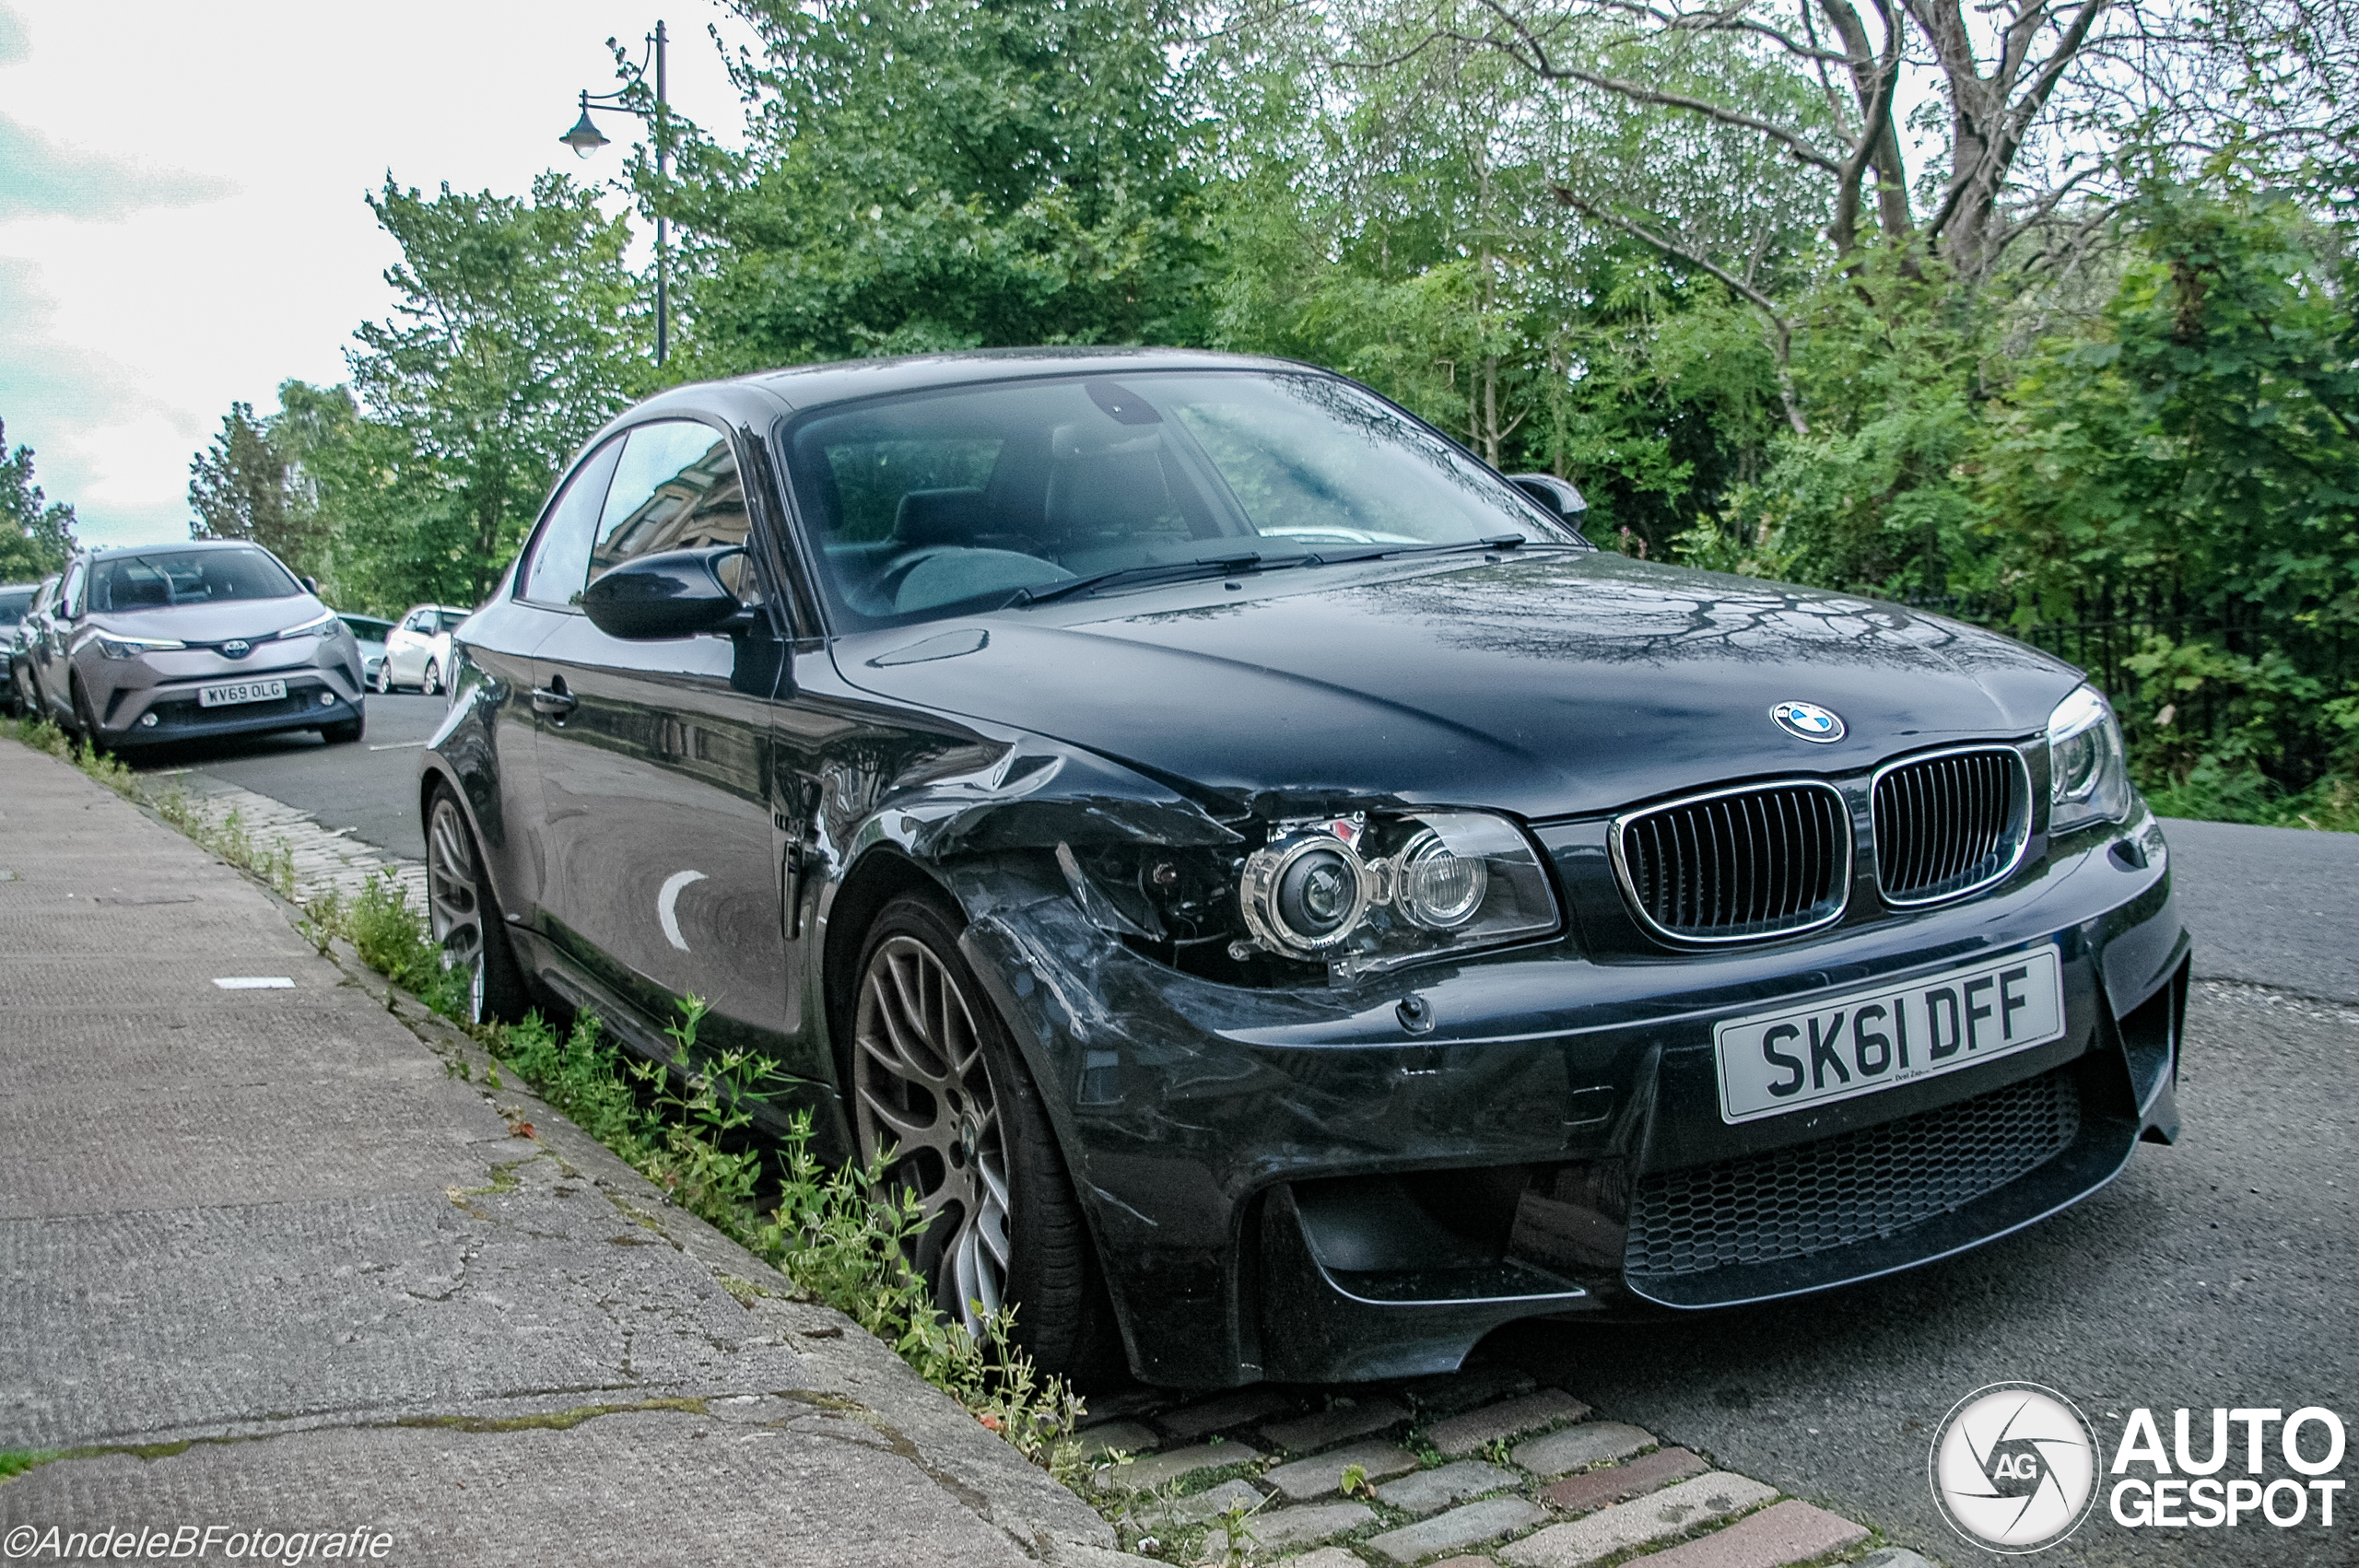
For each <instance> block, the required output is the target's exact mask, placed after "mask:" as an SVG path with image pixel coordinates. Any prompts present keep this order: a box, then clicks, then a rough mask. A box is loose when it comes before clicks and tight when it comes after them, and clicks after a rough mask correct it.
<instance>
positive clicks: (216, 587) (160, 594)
mask: <svg viewBox="0 0 2359 1568" xmlns="http://www.w3.org/2000/svg"><path fill="white" fill-rule="evenodd" d="M302 591H303V586H302V584H300V583H299V582H297V581H296V580H295V579H293V578H292V577H289V576H288V573H287V568H285V567H282V566H280V565H279V564H278V563H277V562H276V560H274V559H272V558H271V556H269V554H268V553H267V552H265V551H262V550H256V549H252V548H241V549H235V550H171V551H162V550H159V551H157V552H155V553H154V554H152V555H146V556H109V557H108V558H107V559H105V560H101V561H97V562H93V563H92V564H91V567H90V608H91V609H92V610H94V611H100V612H104V611H109V610H112V611H124V610H164V609H170V608H173V607H175V606H178V605H182V604H222V603H229V602H231V601H233V600H247V599H288V598H292V597H293V596H294V595H296V594H298V593H300V592H302Z"/></svg>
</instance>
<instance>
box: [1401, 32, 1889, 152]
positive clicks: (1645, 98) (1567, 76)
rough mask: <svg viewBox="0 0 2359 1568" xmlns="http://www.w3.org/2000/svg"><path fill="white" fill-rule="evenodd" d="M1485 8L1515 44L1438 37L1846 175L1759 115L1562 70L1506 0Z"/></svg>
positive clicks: (1568, 68)
mask: <svg viewBox="0 0 2359 1568" xmlns="http://www.w3.org/2000/svg"><path fill="white" fill-rule="evenodd" d="M1482 4H1483V7H1484V9H1485V10H1487V11H1489V12H1491V13H1492V15H1494V16H1496V17H1497V18H1499V20H1500V21H1501V22H1502V23H1504V24H1505V25H1506V27H1507V29H1508V32H1509V33H1511V34H1512V35H1513V38H1514V42H1512V43H1502V42H1501V41H1499V40H1498V39H1497V38H1496V37H1491V36H1485V37H1481V38H1469V37H1466V36H1465V35H1463V34H1458V33H1450V32H1443V33H1441V34H1439V35H1438V36H1442V37H1448V38H1453V39H1456V40H1458V41H1461V42H1467V43H1478V44H1483V45H1485V46H1487V47H1490V48H1493V49H1505V50H1506V51H1507V52H1508V53H1511V54H1515V55H1518V56H1520V58H1522V60H1523V64H1524V65H1525V67H1526V68H1527V69H1529V70H1530V71H1532V74H1533V75H1535V76H1540V77H1542V78H1543V79H1545V80H1549V81H1574V82H1579V83H1581V84H1583V85H1584V86H1587V87H1593V88H1600V89H1601V90H1602V91H1605V92H1611V93H1614V94H1616V95H1618V96H1620V97H1622V98H1626V99H1630V100H1631V101H1632V102H1634V103H1651V104H1655V105H1657V106H1659V107H1661V108H1664V109H1684V110H1686V111H1688V112H1690V113H1692V114H1700V115H1702V116H1703V117H1704V118H1705V119H1707V120H1711V121H1714V122H1716V123H1719V124H1722V125H1736V126H1740V127H1742V128H1743V129H1745V130H1748V131H1755V132H1758V133H1759V134H1760V135H1765V136H1766V137H1768V138H1769V139H1770V140H1771V141H1774V142H1776V143H1778V145H1780V146H1783V147H1785V148H1786V150H1787V151H1788V152H1790V153H1791V154H1792V155H1793V156H1794V158H1796V159H1797V160H1799V161H1801V162H1802V163H1805V164H1808V165H1809V166H1810V167H1811V168H1813V169H1818V170H1825V172H1826V173H1829V174H1840V173H1841V172H1842V171H1843V168H1842V165H1841V164H1838V163H1837V162H1836V161H1835V160H1834V159H1833V158H1829V157H1827V156H1826V155H1825V153H1823V152H1821V151H1819V150H1818V149H1817V148H1816V147H1814V146H1812V145H1811V144H1810V142H1809V141H1808V140H1807V139H1806V138H1804V137H1803V136H1802V134H1801V133H1800V132H1798V131H1793V130H1790V129H1789V128H1788V127H1786V126H1783V125H1780V124H1778V123H1776V122H1774V121H1770V120H1764V119H1763V118H1761V117H1760V116H1759V115H1757V114H1747V113H1746V112H1744V111H1743V110H1741V109H1731V108H1729V107H1727V106H1726V105H1724V104H1718V103H1713V102H1710V101H1708V100H1707V99H1700V98H1689V97H1688V96H1686V95H1685V94H1684V93H1669V92H1660V91H1657V90H1656V89H1655V88H1649V87H1646V86H1644V85H1642V84H1640V83H1637V82H1633V81H1628V80H1625V78H1623V77H1620V76H1606V75H1605V74H1604V73H1602V72H1599V71H1590V70H1584V69H1582V68H1581V67H1580V66H1578V65H1560V64H1556V63H1555V62H1554V61H1553V60H1551V59H1550V58H1549V53H1548V46H1547V44H1546V42H1545V41H1543V40H1542V39H1541V37H1540V36H1539V35H1538V34H1537V33H1536V32H1534V31H1533V30H1532V28H1531V27H1529V26H1528V25H1527V24H1526V23H1525V22H1524V21H1523V19H1522V18H1520V17H1518V16H1516V15H1515V14H1514V13H1513V12H1511V11H1510V10H1508V6H1507V5H1506V3H1505V0H1482Z"/></svg>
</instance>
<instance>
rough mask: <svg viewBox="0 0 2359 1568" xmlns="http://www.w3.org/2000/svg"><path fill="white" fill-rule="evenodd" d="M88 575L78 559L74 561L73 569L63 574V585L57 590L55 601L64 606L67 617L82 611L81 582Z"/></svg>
mask: <svg viewBox="0 0 2359 1568" xmlns="http://www.w3.org/2000/svg"><path fill="white" fill-rule="evenodd" d="M88 577H89V574H88V572H87V571H86V570H84V569H83V564H82V563H81V562H80V561H76V562H75V563H74V567H73V569H72V570H71V571H68V572H67V573H66V574H65V587H64V588H62V589H60V590H59V591H58V594H57V602H58V603H60V604H62V605H63V606H65V614H66V615H67V617H68V618H71V617H74V616H76V615H79V614H81V613H82V584H83V583H84V582H86V581H87V580H88Z"/></svg>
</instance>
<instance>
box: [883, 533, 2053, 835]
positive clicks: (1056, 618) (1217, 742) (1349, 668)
mask: <svg viewBox="0 0 2359 1568" xmlns="http://www.w3.org/2000/svg"><path fill="white" fill-rule="evenodd" d="M1322 578H1326V579H1330V580H1327V581H1321V580H1320V579H1322ZM1200 589H1201V591H1199V590H1200ZM1151 599H1152V607H1148V606H1147V605H1144V604H1142V603H1141V601H1140V600H1139V599H1136V598H1132V599H1129V600H1127V601H1126V603H1128V604H1130V605H1132V606H1137V607H1136V608H1133V609H1132V610H1130V611H1129V613H1112V614H1109V613H1108V605H1107V604H1106V603H1105V602H1104V601H1096V602H1089V601H1085V602H1082V603H1079V604H1075V605H1063V604H1052V605H1047V606H1041V607H1039V608H1037V609H1033V610H1016V611H1003V612H1000V613H997V614H991V615H986V616H980V617H977V618H974V619H972V620H960V621H952V622H937V623H933V624H931V625H928V626H918V627H902V628H899V629H898V630H897V631H894V632H877V633H866V634H863V635H861V636H859V637H856V638H842V639H839V642H838V643H837V663H838V667H839V670H840V671H841V673H842V674H843V676H844V678H845V679H846V680H847V681H849V682H851V684H852V685H856V686H859V687H862V688H864V689H866V690H868V691H871V692H874V693H877V694H879V695H882V696H889V697H893V698H895V699H898V700H899V701H903V702H909V703H914V704H918V705H921V706H924V707H928V708H936V709H941V710H945V711H947V712H950V713H955V714H959V715H964V716H967V717H970V718H973V719H978V720H988V721H994V722H998V723H1002V724H1006V725H1011V726H1015V727H1017V728H1020V729H1023V730H1027V731H1032V732H1034V733H1037V734H1041V735H1046V736H1050V737H1054V738H1056V739H1058V740H1062V741H1064V742H1068V743H1073V744H1076V745H1081V746H1086V747H1088V748H1090V749H1092V750H1095V751H1097V752H1099V753H1101V754H1103V755H1108V756H1109V757H1112V758H1114V759H1116V760H1118V761H1121V762H1124V763H1126V764H1129V765H1131V766H1136V767H1141V768H1144V769H1145V770H1148V771H1151V772H1153V773H1156V774H1160V775H1163V776H1165V777H1166V778H1171V779H1174V780H1186V781H1189V782H1191V783H1192V784H1194V785H1196V786H1199V787H1201V788H1203V789H1206V790H1212V791H1215V792H1216V793H1218V794H1221V795H1225V796H1228V797H1231V798H1235V799H1254V800H1258V801H1259V802H1261V804H1262V807H1263V809H1265V810H1269V809H1284V807H1285V798H1286V797H1291V796H1297V795H1299V796H1303V797H1308V798H1322V797H1323V798H1335V797H1357V798H1370V799H1382V798H1388V797H1389V798H1392V799H1397V800H1399V801H1402V802H1418V803H1426V804H1439V803H1454V804H1461V805H1488V806H1494V807H1498V808H1501V809H1505V810H1508V811H1512V812H1516V813H1520V814H1522V815H1524V816H1527V817H1545V816H1558V815H1570V814H1577V813H1588V812H1597V811H1603V810H1608V809H1612V808H1614V807H1616V806H1620V805H1624V804H1626V803H1628V802H1635V801H1640V800H1644V799H1647V798H1649V797H1651V796H1656V795H1661V794H1663V793H1667V792H1670V791H1672V790H1686V789H1694V788H1698V787H1702V786H1707V785H1709V784H1712V783H1714V782H1716V781H1719V780H1723V779H1738V778H1753V777H1760V776H1764V775H1772V774H1777V775H1784V774H1810V773H1821V774H1834V773H1843V772H1849V771H1852V770H1854V769H1858V768H1860V767H1865V766H1871V765H1872V764H1874V763H1876V762H1878V761H1881V760H1882V759H1884V758H1885V757H1887V756H1890V755H1894V754H1895V753H1900V752H1907V751H1912V750H1917V749H1919V748H1922V747H1926V746H1931V745H1937V744H1941V743H1950V742H1957V741H1963V740H1968V739H1984V738H1989V737H1997V736H2022V735H2026V734H2030V733H2034V732H2036V731H2038V730H2040V729H2041V728H2042V727H2043V726H2044V725H2045V723H2046V721H2047V719H2048V711H2049V709H2050V708H2053V707H2054V706H2055V704H2056V702H2057V701H2058V700H2059V699H2060V698H2061V697H2062V696H2064V695H2065V694H2066V693H2068V692H2069V691H2071V689H2072V687H2073V685H2075V684H2076V682H2077V681H2078V679H2079V676H2078V675H2077V673H2074V672H2073V671H2072V670H2071V668H2070V667H2069V666H2067V665H2064V664H2062V663H2060V662H2059V661H2056V660H2054V659H2051V658H2049V657H2048V656H2047V655H2046V654H2043V653H2041V652H2039V651H2037V650H2036V649H2031V648H2028V647H2025V645H2023V644H2021V643H2018V642H2015V641H2013V639H2011V638H2004V637H2001V636H1998V635H1996V634H1994V633H1989V632H1985V631H1979V630H1977V629H1975V628H1973V627H1969V626H1960V625H1958V624H1956V623H1955V622H1952V621H1947V620H1943V619H1942V618H1940V617H1938V616H1929V615H1923V614H1917V613H1915V612H1913V611H1909V610H1906V609H1903V608H1901V607H1899V606H1896V605H1892V604H1885V603H1877V602H1874V601H1872V600H1866V599H1859V598H1853V597H1849V596H1847V595H1841V594H1834V593H1824V592H1818V591H1812V590H1808V589H1800V588H1793V587H1790V586H1787V585H1784V584H1778V583H1766V582H1762V581H1759V580H1757V579H1750V578H1738V577H1724V576H1720V575H1718V574H1715V573H1708V572H1694V571H1685V570H1681V569H1678V568H1668V567H1661V566H1655V565H1650V564H1648V563H1646V562H1642V561H1634V560H1630V559H1628V558H1626V557H1624V556H1618V555H1607V554H1602V553H1599V554H1587V553H1584V554H1581V555H1578V556H1575V555H1555V554H1551V555H1546V556H1531V557H1526V558H1515V557H1509V558H1508V559H1505V560H1502V561H1499V562H1497V563H1496V564H1476V565H1468V566H1462V567H1450V568H1426V569H1421V570H1414V571H1411V572H1407V573H1402V574H1399V575H1391V576H1383V577H1379V578H1378V579H1373V580H1371V579H1368V578H1367V577H1366V576H1364V575H1356V576H1353V577H1352V578H1350V579H1348V580H1346V579H1344V568H1294V569H1293V570H1292V571H1290V572H1288V573H1285V574H1274V573H1273V574H1272V575H1270V576H1268V577H1265V578H1261V579H1251V580H1250V582H1249V585H1248V590H1247V591H1245V592H1244V593H1242V594H1239V593H1237V592H1228V591H1224V590H1223V589H1222V588H1221V587H1220V585H1219V584H1218V583H1216V582H1215V583H1210V584H1203V585H1198V584H1190V585H1188V587H1187V589H1186V590H1184V591H1183V590H1180V589H1174V590H1168V591H1158V592H1156V593H1155V594H1153V595H1152V596H1151ZM1175 603H1180V604H1182V606H1183V607H1178V608H1174V607H1172V606H1174V605H1175ZM1075 611H1077V612H1078V614H1071V612H1075ZM1061 612H1064V613H1066V614H1060V613H1061ZM979 633H980V634H987V636H982V637H979V636H978V634H979ZM979 643H980V646H978V644H979ZM968 649H971V651H967V650H968ZM1786 701H1802V702H1809V703H1815V704H1817V705H1818V706H1820V707H1822V708H1830V709H1832V710H1833V711H1834V712H1835V713H1837V715H1839V716H1840V717H1841V719H1842V720H1843V721H1844V724H1845V727H1846V732H1845V734H1844V736H1843V737H1842V739H1840V740H1838V741H1836V742H1834V743H1812V742H1807V741H1802V740H1799V739H1796V738H1794V737H1792V736H1790V735H1788V734H1787V733H1786V732H1784V731H1781V730H1780V729H1778V727H1777V726H1776V725H1775V724H1774V723H1773V722H1772V721H1771V720H1770V718H1769V709H1770V708H1771V706H1772V705H1773V704H1777V703H1780V702H1786Z"/></svg>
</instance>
